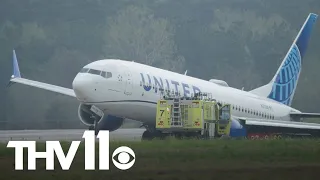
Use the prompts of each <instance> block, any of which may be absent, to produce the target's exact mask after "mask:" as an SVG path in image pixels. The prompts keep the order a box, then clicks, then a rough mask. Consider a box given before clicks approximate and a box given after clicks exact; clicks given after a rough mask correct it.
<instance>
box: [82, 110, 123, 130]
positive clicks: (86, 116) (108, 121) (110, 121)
mask: <svg viewBox="0 0 320 180" xmlns="http://www.w3.org/2000/svg"><path fill="white" fill-rule="evenodd" d="M90 108H91V105H86V104H80V105H79V108H78V116H79V119H80V121H81V122H82V123H83V124H85V125H86V126H93V125H94V118H92V115H94V114H93V112H92V111H91V110H90ZM95 116H96V117H98V119H99V120H98V127H97V128H98V130H109V131H114V130H117V129H119V128H120V127H121V126H122V124H123V121H124V119H123V118H119V117H116V116H112V115H106V114H104V115H103V116H102V117H99V116H97V115H95Z"/></svg>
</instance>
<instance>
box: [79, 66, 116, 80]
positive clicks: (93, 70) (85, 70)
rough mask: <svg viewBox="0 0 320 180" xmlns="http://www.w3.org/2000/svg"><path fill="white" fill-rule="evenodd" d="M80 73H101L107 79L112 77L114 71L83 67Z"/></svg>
mask: <svg viewBox="0 0 320 180" xmlns="http://www.w3.org/2000/svg"><path fill="white" fill-rule="evenodd" d="M80 73H90V74H95V75H100V76H102V77H104V78H106V79H108V78H111V77H112V73H111V72H105V71H99V70H95V69H89V68H82V69H81V70H80Z"/></svg>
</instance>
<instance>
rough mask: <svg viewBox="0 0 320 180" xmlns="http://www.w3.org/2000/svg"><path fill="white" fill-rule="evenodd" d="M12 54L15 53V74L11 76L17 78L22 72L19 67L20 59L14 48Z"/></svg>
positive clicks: (13, 61) (13, 60)
mask: <svg viewBox="0 0 320 180" xmlns="http://www.w3.org/2000/svg"><path fill="white" fill-rule="evenodd" d="M12 53H13V54H12V55H13V57H12V58H13V59H12V63H13V74H12V76H11V78H17V77H19V78H20V77H21V74H20V69H19V64H18V60H17V55H16V51H15V50H14V49H13V50H12Z"/></svg>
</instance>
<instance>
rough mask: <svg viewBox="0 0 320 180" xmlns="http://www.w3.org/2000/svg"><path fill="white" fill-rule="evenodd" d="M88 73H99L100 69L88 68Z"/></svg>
mask: <svg viewBox="0 0 320 180" xmlns="http://www.w3.org/2000/svg"><path fill="white" fill-rule="evenodd" d="M89 73H90V74H96V75H100V73H101V71H99V70H95V69H90V70H89Z"/></svg>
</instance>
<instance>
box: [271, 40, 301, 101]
mask: <svg viewBox="0 0 320 180" xmlns="http://www.w3.org/2000/svg"><path fill="white" fill-rule="evenodd" d="M300 70H301V54H300V51H299V49H298V47H297V45H296V44H294V46H293V47H292V49H291V51H290V53H289V55H288V57H287V58H286V60H285V62H284V64H283V65H282V67H281V70H280V72H279V73H278V74H277V77H276V80H275V82H274V84H273V89H272V91H271V93H270V94H269V96H268V97H269V98H270V99H274V100H276V101H278V102H281V103H283V104H286V105H290V104H291V101H292V95H293V93H294V91H295V88H296V86H297V83H298V79H299V75H300Z"/></svg>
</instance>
